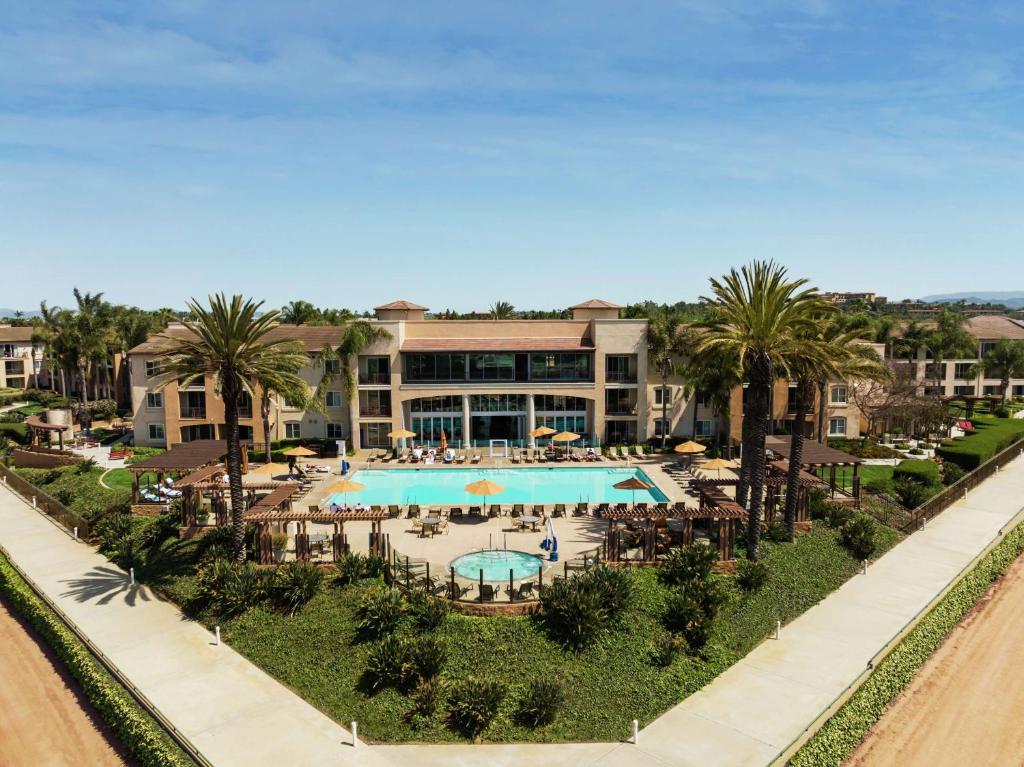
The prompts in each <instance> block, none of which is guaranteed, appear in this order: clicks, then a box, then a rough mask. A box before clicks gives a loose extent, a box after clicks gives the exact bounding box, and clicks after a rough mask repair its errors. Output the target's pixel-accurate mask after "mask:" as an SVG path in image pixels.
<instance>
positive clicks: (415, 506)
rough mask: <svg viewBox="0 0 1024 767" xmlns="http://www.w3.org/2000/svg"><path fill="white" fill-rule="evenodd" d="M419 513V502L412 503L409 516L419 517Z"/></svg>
mask: <svg viewBox="0 0 1024 767" xmlns="http://www.w3.org/2000/svg"><path fill="white" fill-rule="evenodd" d="M419 515H420V507H419V504H418V503H413V504H410V505H409V516H410V517H417V518H418V517H419Z"/></svg>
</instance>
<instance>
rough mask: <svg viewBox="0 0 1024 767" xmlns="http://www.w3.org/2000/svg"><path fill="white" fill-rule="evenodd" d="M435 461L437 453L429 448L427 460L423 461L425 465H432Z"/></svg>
mask: <svg viewBox="0 0 1024 767" xmlns="http://www.w3.org/2000/svg"><path fill="white" fill-rule="evenodd" d="M436 459H437V451H436V450H434V448H430V450H428V451H427V460H426V461H425V463H433V462H434V461H435V460H436Z"/></svg>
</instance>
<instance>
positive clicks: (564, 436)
mask: <svg viewBox="0 0 1024 767" xmlns="http://www.w3.org/2000/svg"><path fill="white" fill-rule="evenodd" d="M579 438H580V435H579V434H577V433H576V432H574V431H560V432H558V434H555V435H554V436H552V437H551V441H552V442H553V443H554V442H573V441H575V440H577V439H579ZM565 450H566V452H569V446H568V445H566V446H565Z"/></svg>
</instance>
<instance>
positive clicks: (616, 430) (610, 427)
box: [604, 421, 636, 445]
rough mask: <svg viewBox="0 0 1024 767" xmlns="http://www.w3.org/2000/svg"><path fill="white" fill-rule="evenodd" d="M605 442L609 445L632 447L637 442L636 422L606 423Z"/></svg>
mask: <svg viewBox="0 0 1024 767" xmlns="http://www.w3.org/2000/svg"><path fill="white" fill-rule="evenodd" d="M604 430H605V437H604V441H605V442H607V443H608V444H609V445H622V444H628V445H632V444H634V443H635V442H636V421H605V425H604Z"/></svg>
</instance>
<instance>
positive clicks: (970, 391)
mask: <svg viewBox="0 0 1024 767" xmlns="http://www.w3.org/2000/svg"><path fill="white" fill-rule="evenodd" d="M953 394H967V395H974V394H977V391H976V389H975V387H974V386H954V387H953Z"/></svg>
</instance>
